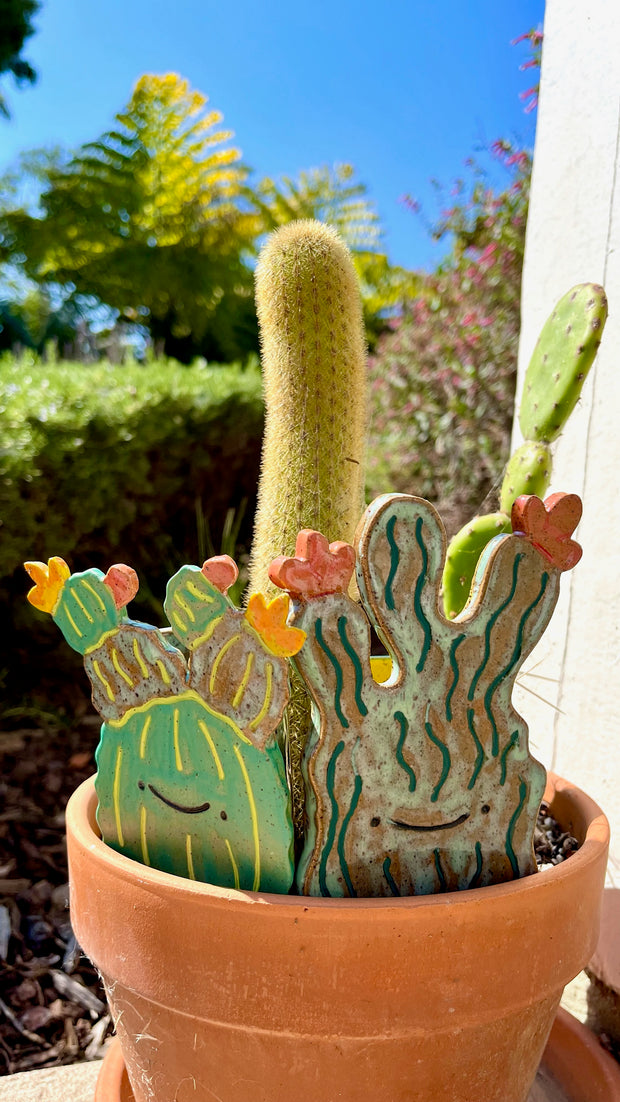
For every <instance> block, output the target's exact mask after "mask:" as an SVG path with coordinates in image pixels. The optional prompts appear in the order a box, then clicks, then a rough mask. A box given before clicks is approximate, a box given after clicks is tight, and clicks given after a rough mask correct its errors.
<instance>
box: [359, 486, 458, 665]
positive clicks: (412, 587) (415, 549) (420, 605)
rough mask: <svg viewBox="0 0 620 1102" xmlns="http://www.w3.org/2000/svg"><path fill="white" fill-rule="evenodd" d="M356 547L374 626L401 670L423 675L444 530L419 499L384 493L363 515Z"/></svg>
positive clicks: (430, 508) (434, 611)
mask: <svg viewBox="0 0 620 1102" xmlns="http://www.w3.org/2000/svg"><path fill="white" fill-rule="evenodd" d="M356 542H357V563H358V565H357V579H358V585H359V588H360V593H361V594H362V599H363V601H364V604H365V607H366V608H367V610H368V613H369V615H370V616H371V618H372V621H373V625H374V627H375V629H376V631H377V633H378V635H379V637H380V638H381V639H382V640H383V642H384V643H385V644H386V646H387V648H388V650H389V651H390V652H391V653H392V654H393V655H395V656H397V657H399V665H400V666H401V667H404V666H409V667H410V668H411V670H415V671H416V672H417V673H421V672H422V671H423V669H424V666H425V663H426V660H427V656H428V655H429V652H430V649H431V644H432V640H433V636H434V627H435V622H436V620H437V615H438V610H437V592H438V588H439V585H440V580H441V571H442V566H443V559H444V554H445V533H444V528H443V525H442V524H441V521H440V520H439V517H438V516H437V513H436V511H435V509H434V508H433V506H432V505H430V504H429V503H428V502H426V501H423V500H422V499H421V498H412V497H410V496H407V495H405V494H402V495H397V494H385V495H384V496H383V497H379V498H377V500H376V501H374V502H373V504H372V505H371V506H370V507H369V508H368V509H367V510H366V513H365V515H364V520H363V523H362V524H361V526H360V530H359V531H358V534H357V538H356Z"/></svg>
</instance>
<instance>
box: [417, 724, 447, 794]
mask: <svg viewBox="0 0 620 1102" xmlns="http://www.w3.org/2000/svg"><path fill="white" fill-rule="evenodd" d="M424 727H425V729H426V733H427V735H428V737H429V739H430V740H431V742H434V743H435V746H438V747H439V749H440V750H441V755H442V757H443V769H442V771H441V776H440V778H439V781H438V783H437V785H436V787H435V789H434V791H433V794H432V796H431V803H432V804H434V803H436V802H437V798H438V796H439V793H440V792H441V789H442V787H443V785H444V783H445V781H446V780H447V777H448V773H449V772H450V764H451V759H450V751H449V750H448V747H447V746H446V744H445V742H442V741H441V739H440V738H438V737H437V735H436V734H435V733H434V732H433V728H432V727H431V725H430V723H429V722H428V720H427V721H426V723H425V724H424Z"/></svg>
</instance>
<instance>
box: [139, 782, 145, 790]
mask: <svg viewBox="0 0 620 1102" xmlns="http://www.w3.org/2000/svg"><path fill="white" fill-rule="evenodd" d="M138 788H139V789H140V791H141V792H144V789H145V788H146V785H145V783H144V781H138Z"/></svg>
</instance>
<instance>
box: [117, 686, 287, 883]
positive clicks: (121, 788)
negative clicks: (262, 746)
mask: <svg viewBox="0 0 620 1102" xmlns="http://www.w3.org/2000/svg"><path fill="white" fill-rule="evenodd" d="M96 756H97V767H98V772H97V780H96V790H97V796H98V799H99V807H98V811H97V821H98V823H99V826H100V828H101V832H102V835H103V839H104V841H105V842H106V844H108V845H110V846H112V848H113V849H116V850H118V851H119V852H121V853H124V854H126V855H127V856H128V857H132V858H134V859H135V860H137V861H141V862H142V863H143V864H145V865H151V866H153V868H157V869H161V870H162V871H163V872H170V873H174V874H176V875H178V876H185V877H188V878H189V879H192V880H203V881H208V882H209V883H214V884H219V885H221V886H222V887H229V888H240V889H241V890H249V891H258V890H261V891H271V892H287V891H288V889H289V888H290V886H291V883H292V880H293V860H292V858H293V827H292V821H291V817H290V807H289V804H290V801H289V795H288V789H287V786H286V778H285V771H284V761H283V758H282V755H281V753H280V750H279V749H278V747H277V745H275V743H272V745H271V746H270V747H268V748H267V749H266V750H265V751H262V750H259V749H257V748H256V747H255V746H252V744H251V743H250V742H249V740H248V739H246V738H245V737H244V735H242V733H241V732H240V731H239V729H238V728H237V727H236V726H235V724H234V723H232V721H231V720H229V719H227V718H226V717H225V716H222V715H220V714H218V713H217V712H216V711H214V710H213V709H212V708H209V707H208V705H207V704H206V703H205V702H204V701H203V700H201V698H200V697H199V696H198V694H197V693H194V692H192V691H191V690H190V691H187V692H185V693H182V694H180V695H178V696H174V697H168V698H167V699H160V700H153V701H150V702H149V703H148V704H146V705H144V706H142V707H140V708H136V709H132V710H131V711H129V712H127V713H126V715H125V716H124V717H123V718H122V719H121V720H119V721H117V722H113V721H112V722H107V723H104V724H103V727H102V729H101V741H100V743H99V747H98V750H97V755H96Z"/></svg>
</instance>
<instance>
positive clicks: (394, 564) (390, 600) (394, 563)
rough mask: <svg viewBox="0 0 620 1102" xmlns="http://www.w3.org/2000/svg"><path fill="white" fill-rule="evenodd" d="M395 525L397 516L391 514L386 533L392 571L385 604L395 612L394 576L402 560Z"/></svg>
mask: <svg viewBox="0 0 620 1102" xmlns="http://www.w3.org/2000/svg"><path fill="white" fill-rule="evenodd" d="M395 526H396V517H395V516H391V517H390V519H389V520H388V522H387V524H386V526H385V534H386V536H387V541H388V543H389V545H390V573H389V574H388V579H387V582H386V583H385V604H386V608H389V610H390V612H393V611H394V609H395V608H396V605H395V604H394V594H393V593H392V585H393V582H394V578H395V577H396V571H397V570H398V564H399V561H400V551H399V549H398V544H397V543H396V540H395V539H394V528H395Z"/></svg>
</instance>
